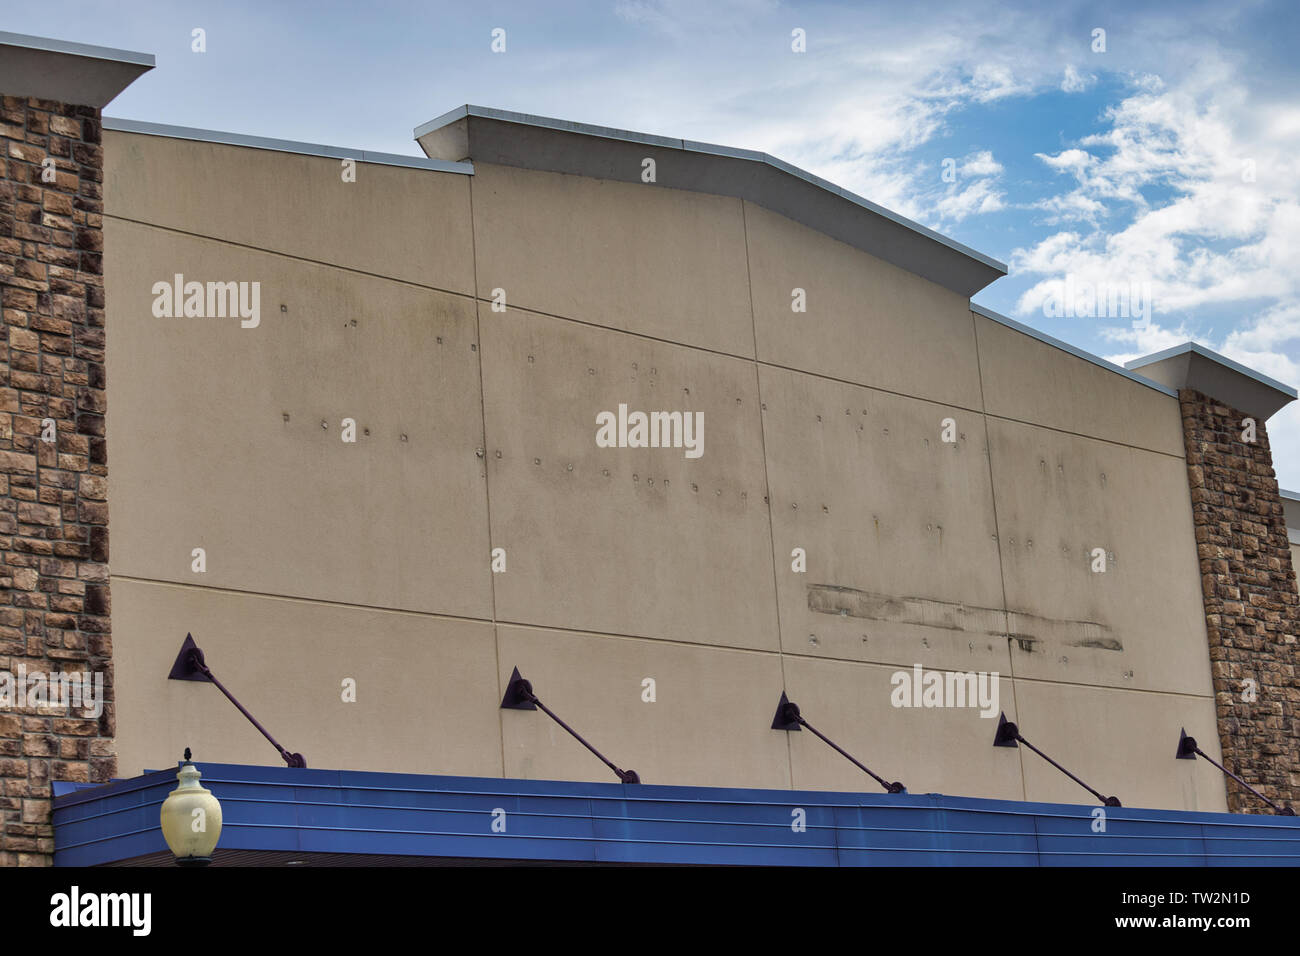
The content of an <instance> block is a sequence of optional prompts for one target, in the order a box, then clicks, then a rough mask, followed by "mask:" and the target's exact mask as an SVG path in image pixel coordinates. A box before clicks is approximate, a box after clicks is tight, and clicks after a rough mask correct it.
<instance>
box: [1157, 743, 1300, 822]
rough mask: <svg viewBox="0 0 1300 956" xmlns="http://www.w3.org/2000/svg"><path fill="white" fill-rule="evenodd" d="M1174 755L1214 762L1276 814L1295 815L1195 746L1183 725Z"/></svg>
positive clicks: (1288, 808)
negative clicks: (1201, 758)
mask: <svg viewBox="0 0 1300 956" xmlns="http://www.w3.org/2000/svg"><path fill="white" fill-rule="evenodd" d="M1175 757H1176V759H1178V760H1195V759H1196V758H1197V757H1203V758H1204V759H1206V760H1208V761H1209V762H1210V763H1212V764H1214V766H1216V767H1218V768H1219V769H1220V770H1222V771H1223V772H1224V773H1225V774H1227V775H1228V776H1229V777H1231V778H1232V779H1233V780H1235V781H1237V783H1239V784H1241V785H1242V786H1243V787H1245V788H1246V789H1247V790H1249V791H1250V792H1251V793H1253V794H1254V795H1255V796H1257V797H1259V799H1261V800H1263V801H1264V802H1265V803H1267V804H1268V805H1269V806H1270V807H1272V808H1273V812H1274V813H1276V814H1277V815H1278V816H1281V817H1293V816H1295V811H1294V810H1292V809H1291V808H1290V807H1288V806H1286V805H1285V804H1281V805H1279V804H1276V803H1274V802H1273V801H1272V800H1270V799H1269V798H1268V797H1266V796H1264V795H1263V794H1262V793H1260V792H1259V791H1258V790H1256V789H1255V788H1254V787H1252V786H1251V785H1250V784H1248V783H1247V782H1246V781H1245V780H1242V779H1241V778H1240V777H1238V776H1237V775H1236V774H1235V773H1233V772H1232V771H1231V770H1229V769H1228V768H1227V767H1225V766H1224V765H1223V764H1221V763H1219V762H1218V761H1216V760H1215V759H1214V758H1213V757H1211V756H1210V755H1209V754H1207V753H1206V752H1205V751H1204V750H1202V749H1201V748H1200V747H1198V746H1196V738H1195V737H1189V736H1187V729H1186V728H1184V727H1180V728H1179V729H1178V753H1177V754H1176V755H1175Z"/></svg>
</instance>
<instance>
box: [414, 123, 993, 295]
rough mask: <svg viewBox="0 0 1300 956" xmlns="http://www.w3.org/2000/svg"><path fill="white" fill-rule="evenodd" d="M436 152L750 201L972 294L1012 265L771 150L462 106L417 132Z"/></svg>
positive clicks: (435, 154) (436, 154) (423, 144)
mask: <svg viewBox="0 0 1300 956" xmlns="http://www.w3.org/2000/svg"><path fill="white" fill-rule="evenodd" d="M415 138H416V140H417V141H418V142H419V144H420V146H421V148H422V149H423V150H424V152H425V155H427V156H429V157H430V158H431V159H441V160H448V161H452V162H456V161H463V160H470V161H473V162H481V163H489V164H494V165H500V166H515V167H519V168H523V169H536V170H544V171H547V172H556V173H569V174H572V175H578V176H590V177H593V178H596V179H608V180H615V181H621V182H632V183H640V182H642V179H641V175H642V160H643V159H644V158H654V159H655V161H656V165H657V170H656V183H657V184H658V185H659V186H663V187H667V188H669V189H685V190H689V191H693V192H704V193H712V194H714V195H718V196H733V197H736V198H740V199H746V200H749V201H750V202H753V203H756V204H757V205H760V206H763V207H764V208H766V209H770V210H771V211H772V212H775V213H778V214H780V215H782V216H785V217H786V218H788V219H793V220H794V221H795V222H799V223H802V224H803V225H805V226H808V227H809V228H811V229H816V230H817V231H819V232H822V233H825V234H826V235H828V236H830V237H831V238H833V239H838V240H839V241H840V242H844V243H847V244H848V245H851V246H855V247H856V248H858V249H861V250H862V251H864V252H866V253H869V254H870V255H873V256H875V257H876V258H878V259H883V260H884V261H886V262H889V263H892V264H893V265H896V266H898V267H900V268H903V269H906V270H908V271H909V272H913V273H915V274H917V275H919V276H922V277H923V278H926V279H929V280H930V281H931V282H935V283H938V284H939V285H942V286H944V287H945V288H947V289H950V290H951V291H953V292H956V293H958V294H959V295H962V296H964V297H965V298H968V299H969V298H970V297H971V296H972V295H974V294H975V293H976V292H978V291H979V290H980V289H983V288H984V287H985V286H987V285H988V284H989V283H990V282H993V281H994V280H995V279H998V278H1001V277H1002V276H1004V275H1006V273H1007V267H1006V266H1005V265H1004V264H1003V263H1001V262H998V261H997V260H996V259H992V258H990V257H989V256H986V255H984V254H983V253H982V252H977V251H975V250H974V249H971V248H970V247H969V246H965V245H962V244H961V243H960V242H957V241H955V240H953V239H950V238H948V237H947V236H944V235H942V234H940V233H938V232H935V231H934V230H933V229H927V228H926V227H925V226H922V225H920V224H919V223H915V222H912V221H911V220H910V219H907V218H905V217H903V216H900V215H898V214H897V213H895V212H891V211H890V210H888V209H885V208H884V207H883V206H879V205H877V204H876V203H873V202H871V201H870V200H868V199H864V198H863V197H861V196H858V195H855V194H854V193H851V192H849V191H848V190H846V189H843V188H841V187H839V186H837V185H835V184H834V183H832V182H829V181H827V180H825V179H822V178H820V177H819V176H814V175H813V174H812V173H809V172H806V171H804V170H802V169H799V168H798V167H796V166H792V165H790V164H789V163H786V162H783V161H782V160H779V159H777V158H776V157H774V156H769V155H768V154H767V153H760V152H756V151H754V150H748V149H735V148H733V147H731V146H718V145H714V144H712V143H698V142H694V141H692V140H682V139H671V138H669V137H666V136H652V135H649V134H647V133H637V132H633V131H631V130H622V129H612V128H609V127H605V126H590V125H587V124H584V123H574V122H570V121H569V120H561V119H553V118H551V117H546V116H533V115H531V114H528V113H512V112H508V111H506V110H499V109H493V108H491V107H485V106H468V105H467V106H461V107H457V108H456V109H454V110H452V111H451V112H449V113H445V114H443V115H442V116H439V117H438V118H437V119H434V120H431V121H430V122H428V123H424V124H423V125H421V126H418V127H416V129H415Z"/></svg>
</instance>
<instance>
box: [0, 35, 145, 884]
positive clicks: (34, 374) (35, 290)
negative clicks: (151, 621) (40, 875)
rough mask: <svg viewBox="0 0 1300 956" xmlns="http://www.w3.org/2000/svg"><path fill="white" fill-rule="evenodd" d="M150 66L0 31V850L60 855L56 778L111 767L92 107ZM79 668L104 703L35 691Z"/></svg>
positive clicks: (95, 777)
mask: <svg viewBox="0 0 1300 956" xmlns="http://www.w3.org/2000/svg"><path fill="white" fill-rule="evenodd" d="M152 67H153V57H152V56H147V55H144V54H138V53H128V52H125V51H121V50H109V49H105V48H102V47H91V46H86V45H83V44H76V43H67V42H64V41H60V40H47V39H44V38H41V37H27V36H18V35H15V34H9V33H2V34H0V316H2V317H3V327H4V333H3V334H4V338H3V342H2V343H0V681H4V680H5V678H6V677H7V678H8V680H7V682H6V683H7V684H8V688H7V689H8V694H7V695H5V696H7V697H8V699H7V700H5V699H4V697H0V866H4V865H9V866H12V865H15V864H18V865H37V866H40V865H48V864H49V863H51V862H52V861H53V853H54V826H53V820H52V812H51V810H52V804H53V800H52V793H51V784H52V782H54V781H56V780H67V781H82V782H92V783H97V782H106V781H108V780H109V779H111V778H112V776H113V775H114V773H115V772H116V770H117V757H116V751H115V747H114V740H113V730H114V712H113V704H112V700H113V691H112V687H113V675H112V654H113V645H112V639H111V631H110V627H109V610H110V606H109V579H108V500H107V499H108V456H107V450H106V448H105V442H104V413H105V407H106V401H105V381H104V279H103V248H104V239H103V212H104V207H103V189H102V187H103V169H104V161H103V160H104V157H103V149H102V146H101V144H100V132H101V125H100V110H101V109H102V108H103V106H104V105H105V104H106V103H108V102H109V101H110V100H111V99H112V98H113V97H114V96H116V95H117V94H118V93H120V92H121V91H122V90H123V89H124V88H125V87H126V86H127V85H128V84H129V83H131V82H132V81H133V80H134V79H135V78H136V77H138V76H139V75H140V74H142V73H144V72H145V71H146V70H149V69H151V68H152ZM73 673H75V674H77V675H78V676H80V675H83V674H84V675H89V678H90V680H91V686H92V687H93V686H94V681H95V677H96V675H102V680H103V695H102V703H100V704H99V705H98V706H100V707H102V712H100V713H98V714H96V713H95V710H96V709H98V707H91V708H87V707H72V706H69V705H68V704H69V702H67V701H65V700H64V696H63V694H62V693H59V694H58V696H57V697H56V698H54V702H53V705H51V704H50V703H45V702H43V701H49V700H50V699H51V698H50V696H49V688H48V678H49V676H51V675H70V674H73ZM24 674H25V675H26V676H33V675H36V674H40V675H42V676H45V677H46V678H47V684H46V690H45V695H44V697H43V698H39V697H35V696H27V695H25V694H24V695H20V694H19V692H20V691H25V690H27V689H28V686H29V684H28V681H26V680H21V681H20V680H19V677H20V676H22V675H24ZM5 689H6V688H5V687H3V686H0V693H3V692H4V691H5ZM78 689H80V688H78ZM96 696H97V698H98V695H96Z"/></svg>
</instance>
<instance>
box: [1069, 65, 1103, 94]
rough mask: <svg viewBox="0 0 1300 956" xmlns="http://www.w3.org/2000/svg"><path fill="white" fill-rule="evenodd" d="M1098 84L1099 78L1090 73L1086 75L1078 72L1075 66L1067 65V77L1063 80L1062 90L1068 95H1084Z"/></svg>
mask: <svg viewBox="0 0 1300 956" xmlns="http://www.w3.org/2000/svg"><path fill="white" fill-rule="evenodd" d="M1096 82H1097V77H1096V76H1095V75H1094V74H1091V73H1089V74H1088V75H1086V76H1085V75H1084V74H1082V73H1080V72H1079V71H1078V70H1076V69H1075V68H1074V67H1073V65H1070V64H1067V65H1066V67H1065V75H1064V76H1063V77H1062V78H1061V89H1062V90H1063V91H1064V92H1066V93H1082V92H1083V91H1084V90H1087V89H1089V88H1090V87H1092V86H1093V85H1094V84H1095V83H1096Z"/></svg>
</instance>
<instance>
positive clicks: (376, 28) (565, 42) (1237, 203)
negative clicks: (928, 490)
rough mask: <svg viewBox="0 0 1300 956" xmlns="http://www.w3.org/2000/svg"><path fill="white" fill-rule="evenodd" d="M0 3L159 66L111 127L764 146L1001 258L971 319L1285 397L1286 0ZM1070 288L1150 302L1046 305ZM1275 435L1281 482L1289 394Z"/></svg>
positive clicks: (1294, 471) (368, 138) (1292, 78)
mask: <svg viewBox="0 0 1300 956" xmlns="http://www.w3.org/2000/svg"><path fill="white" fill-rule="evenodd" d="M0 11H3V18H2V19H0V25H2V27H3V29H5V30H9V31H12V32H17V33H31V34H37V35H42V36H53V37H58V38H60V39H67V40H75V41H80V42H84V43H96V44H101V45H106V46H114V47H121V48H125V49H131V50H140V51H143V52H148V53H153V54H154V55H155V56H156V57H157V61H158V69H156V70H155V71H153V73H151V74H148V75H146V76H145V77H143V78H142V79H141V80H139V81H137V82H136V83H135V84H134V85H133V86H132V87H130V88H129V89H128V90H127V91H126V92H125V93H124V94H123V95H122V96H121V97H119V98H118V99H117V100H116V101H115V102H114V103H112V104H110V106H109V107H108V109H107V110H106V112H107V114H108V115H110V116H119V117H127V118H131V119H141V120H148V121H153V122H160V123H175V124H180V125H186V126H199V127H206V128H211V129H220V130H229V131H233V132H241V133H250V134H255V135H262V136H272V137H279V138H283V139H295V140H304V141H308V142H317V143H328V144H332V145H340V146H351V147H356V148H364V149H375V150H382V151H388V152H395V153H409V154H412V155H419V149H418V147H417V146H416V144H415V143H414V142H413V140H412V139H411V131H412V129H413V128H414V127H415V126H417V125H419V124H420V123H422V122H424V121H426V120H428V119H432V118H433V117H435V116H437V115H439V114H441V113H443V112H446V111H447V110H449V109H451V108H452V107H454V106H458V105H460V104H463V103H467V102H469V103H477V104H480V105H485V106H496V107H500V108H503V109H510V110H519V111H524V112H531V113H539V114H542V115H548V116H558V117H562V118H565V119H572V120H577V121H580V122H587V123H597V124H600V125H606V126H614V127H621V128H626V129H634V130H639V131H642V132H647V133H658V134H662V135H667V136H675V137H683V138H687V139H697V140H705V141H710V142H717V143H724V144H727V145H731V146H740V147H746V148H750V149H759V150H765V151H767V152H770V153H772V154H774V155H776V156H779V157H781V158H782V159H785V160H787V161H789V162H792V163H794V164H796V165H798V166H802V167H803V168H805V169H808V170H810V171H812V172H814V173H817V174H818V175H821V176H824V177H825V178H827V179H830V180H832V181H833V182H837V183H840V184H842V185H844V186H845V187H847V188H849V189H852V190H854V191H855V192H858V193H860V194H861V195H864V196H866V197H867V198H869V199H871V200H873V201H875V202H878V203H880V204H881V205H884V206H886V207H888V208H891V209H894V210H896V211H897V212H900V213H902V214H903V215H906V216H909V217H911V218H913V219H915V220H917V221H919V222H921V223H924V224H925V225H927V226H930V227H932V228H935V229H938V230H940V231H942V232H944V233H946V234H947V235H950V236H952V237H953V238H955V239H957V240H959V241H961V242H964V243H966V244H967V245H970V246H973V247H974V248H976V249H979V250H980V251H982V252H984V253H986V254H988V255H991V256H993V257H995V258H997V259H1000V260H1002V261H1003V262H1006V263H1008V265H1009V266H1010V269H1011V271H1010V275H1008V276H1007V277H1006V278H1004V279H1000V280H998V281H997V282H995V283H994V284H993V285H992V286H991V287H989V288H988V289H986V290H984V291H983V292H981V293H979V294H978V295H977V296H976V297H975V301H976V302H978V303H980V304H982V305H985V306H987V307H989V308H991V309H995V310H997V311H999V312H1002V313H1004V314H1007V315H1011V316H1013V317H1015V318H1017V319H1019V320H1021V321H1023V322H1026V323H1027V324H1029V325H1032V326H1034V327H1036V328H1039V329H1042V330H1043V331H1045V332H1048V333H1050V334H1052V335H1055V336H1057V337H1059V338H1062V339H1064V340H1066V341H1068V342H1071V343H1073V344H1075V345H1078V346H1080V347H1082V348H1084V349H1087V350H1088V351H1091V352H1093V353H1095V354H1098V355H1102V356H1105V357H1107V358H1109V359H1111V360H1113V361H1120V362H1122V361H1124V360H1127V359H1129V358H1133V357H1136V356H1139V355H1145V354H1149V353H1151V352H1154V351H1158V350H1160V349H1163V348H1167V347H1169V346H1171V345H1175V344H1178V343H1180V342H1183V341H1187V340H1188V339H1191V340H1194V341H1197V342H1200V343H1202V344H1204V345H1207V346H1209V347H1210V348H1213V349H1215V350H1217V351H1220V352H1223V353H1224V354H1226V355H1228V356H1230V357H1232V358H1234V359H1236V360H1238V361H1240V362H1242V363H1243V364H1245V365H1247V366H1249V367H1251V368H1255V369H1258V370H1259V371H1262V372H1264V373H1266V374H1268V375H1271V376H1273V377H1274V378H1277V379H1280V380H1281V381H1283V382H1286V383H1288V384H1292V385H1300V268H1298V266H1300V65H1298V61H1300V56H1297V49H1298V48H1300V4H1297V3H1296V2H1295V0H1290V2H1252V0H1245V2H1241V0H1237V2H1232V3H1223V2H1213V3H1207V2H1197V0H1190V2H1188V0H1183V2H1166V3H1141V2H1124V3H1077V2H1072V0H1061V2H1043V3H1026V2H1010V3H998V4H982V3H978V2H909V3H897V2H893V3H777V2H770V0H724V2H717V3H709V2H707V0H612V2H607V3H552V4H538V3H491V2H489V3H474V4H465V3H457V4H442V3H415V2H412V3H384V2H382V0H379V2H375V3H373V4H370V5H366V4H355V3H349V4H342V3H333V2H323V3H277V2H270V0H267V2H261V3H246V2H232V3H222V4H211V3H184V2H182V3H175V2H167V3H152V2H131V0H125V2H115V3H77V2H71V3H69V2H61V3H60V4H58V5H57V6H52V5H48V4H32V3H28V2H23V3H10V2H7V0H3V2H0ZM196 27H197V28H202V29H203V30H204V31H206V43H207V51H206V52H205V53H202V54H197V53H194V52H192V51H191V31H192V30H193V29H194V28H196ZM497 27H500V28H502V29H504V30H505V31H506V51H505V52H504V53H493V52H492V51H491V49H490V44H491V32H492V30H493V29H494V28H497ZM796 28H800V29H802V30H804V31H805V32H806V37H807V42H806V45H807V49H806V52H803V53H795V52H793V51H792V49H791V42H792V41H791V31H792V30H794V29H796ZM1098 29H1101V30H1104V31H1105V49H1104V50H1099V49H1094V47H1095V46H1097V40H1096V38H1095V36H1094V31H1096V30H1098ZM945 161H947V162H946V163H945ZM945 169H948V170H949V171H950V174H949V176H948V177H947V179H945V176H944V171H945ZM1067 277H1069V280H1070V282H1071V283H1072V285H1071V288H1075V289H1077V288H1080V287H1083V286H1089V287H1091V288H1095V289H1097V290H1099V291H1100V292H1102V293H1103V298H1104V293H1105V292H1106V291H1108V290H1112V289H1114V290H1119V292H1120V293H1122V294H1123V295H1125V296H1127V295H1128V294H1129V293H1130V292H1132V293H1135V294H1137V295H1138V302H1139V304H1140V303H1141V302H1143V301H1144V299H1143V297H1144V296H1146V295H1149V296H1150V304H1151V309H1150V312H1149V314H1148V315H1147V316H1146V317H1145V319H1138V320H1134V319H1133V318H1132V317H1131V316H1129V315H1124V316H1117V315H1106V314H1105V310H1101V312H1102V314H1096V312H1097V310H1095V309H1094V310H1092V312H1090V313H1089V314H1087V315H1084V316H1080V315H1077V314H1072V315H1062V314H1060V313H1061V312H1062V311H1063V310H1061V309H1059V308H1057V307H1056V306H1057V305H1058V303H1059V302H1060V293H1061V290H1062V289H1063V288H1064V287H1065V286H1064V283H1065V281H1066V279H1067ZM1084 311H1087V310H1084ZM1269 431H1270V435H1271V437H1272V440H1273V446H1274V458H1275V462H1276V465H1277V471H1278V477H1279V480H1280V481H1281V484H1282V485H1283V487H1289V488H1295V489H1300V402H1297V403H1294V404H1293V405H1292V406H1290V407H1288V408H1287V409H1285V410H1283V411H1282V412H1280V413H1279V414H1278V415H1277V416H1275V417H1274V418H1273V420H1272V421H1271V422H1270V427H1269Z"/></svg>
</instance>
